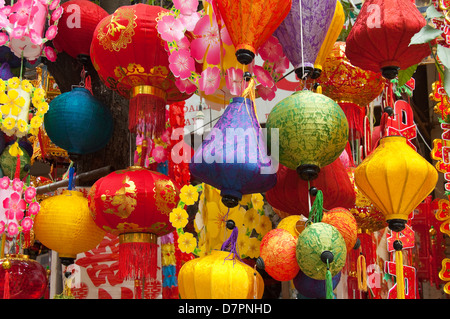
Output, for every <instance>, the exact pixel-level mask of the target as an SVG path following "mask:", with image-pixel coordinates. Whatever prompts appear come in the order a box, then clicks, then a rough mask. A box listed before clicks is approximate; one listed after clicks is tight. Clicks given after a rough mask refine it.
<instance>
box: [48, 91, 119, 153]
mask: <svg viewBox="0 0 450 319" xmlns="http://www.w3.org/2000/svg"><path fill="white" fill-rule="evenodd" d="M49 106H50V107H49V110H48V112H47V113H46V114H45V116H44V125H45V130H46V132H47V135H48V136H49V137H50V139H51V141H52V142H53V143H54V144H55V145H57V146H59V147H61V148H63V149H65V150H66V151H67V152H68V153H69V154H88V153H93V152H96V151H98V150H100V149H102V148H103V147H105V146H106V144H107V143H108V142H109V140H110V139H111V136H112V133H113V124H114V121H113V118H112V114H111V111H110V110H109V109H108V108H107V107H106V106H105V105H104V104H103V103H101V102H100V101H99V100H97V99H96V98H95V97H94V96H93V95H92V94H91V93H90V92H89V91H88V90H87V89H85V88H83V87H74V88H73V89H72V91H70V92H65V93H63V94H60V95H58V96H57V97H55V98H54V99H53V100H52V101H51V102H50V104H49Z"/></svg>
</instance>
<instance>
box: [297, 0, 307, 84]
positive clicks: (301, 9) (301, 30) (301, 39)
mask: <svg viewBox="0 0 450 319" xmlns="http://www.w3.org/2000/svg"><path fill="white" fill-rule="evenodd" d="M298 3H299V9H300V44H301V48H302V50H301V55H302V71H303V72H302V74H303V78H305V59H304V56H303V8H302V0H298ZM300 80H303V79H300ZM304 88H306V79H305V81H304Z"/></svg>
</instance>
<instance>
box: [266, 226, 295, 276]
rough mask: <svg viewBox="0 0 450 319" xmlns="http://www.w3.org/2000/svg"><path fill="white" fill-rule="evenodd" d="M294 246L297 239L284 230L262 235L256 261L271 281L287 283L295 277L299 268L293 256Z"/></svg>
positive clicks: (273, 230) (275, 230) (279, 229)
mask: <svg viewBox="0 0 450 319" xmlns="http://www.w3.org/2000/svg"><path fill="white" fill-rule="evenodd" d="M296 244H297V238H296V237H294V236H292V234H291V233H289V231H287V230H285V229H281V228H277V229H272V230H271V231H269V232H268V233H267V234H265V235H264V237H263V239H262V240H261V246H260V247H259V257H258V259H259V262H261V261H262V264H263V268H264V270H265V271H266V272H267V273H268V274H269V275H270V276H271V277H272V278H273V279H275V280H278V281H289V280H291V279H293V278H294V277H295V276H296V275H297V273H298V271H299V270H300V268H299V267H298V264H297V258H296V255H295V246H296Z"/></svg>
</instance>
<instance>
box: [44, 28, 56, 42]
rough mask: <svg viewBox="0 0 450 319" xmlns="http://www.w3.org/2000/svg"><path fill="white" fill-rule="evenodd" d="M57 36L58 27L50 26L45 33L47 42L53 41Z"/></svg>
mask: <svg viewBox="0 0 450 319" xmlns="http://www.w3.org/2000/svg"><path fill="white" fill-rule="evenodd" d="M57 34H58V27H57V26H56V25H52V26H51V27H49V28H48V29H47V31H46V32H45V37H46V38H47V40H53V39H54V38H55V37H56V35H57Z"/></svg>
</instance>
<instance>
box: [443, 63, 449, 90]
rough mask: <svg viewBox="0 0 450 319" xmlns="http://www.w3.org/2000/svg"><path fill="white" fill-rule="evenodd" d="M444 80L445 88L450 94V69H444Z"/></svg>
mask: <svg viewBox="0 0 450 319" xmlns="http://www.w3.org/2000/svg"><path fill="white" fill-rule="evenodd" d="M442 81H443V82H444V83H443V84H444V90H445V92H446V93H447V95H449V92H450V69H448V68H445V70H444V78H443V79H442Z"/></svg>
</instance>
